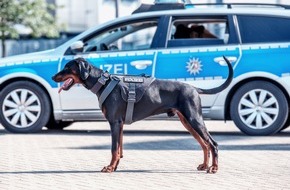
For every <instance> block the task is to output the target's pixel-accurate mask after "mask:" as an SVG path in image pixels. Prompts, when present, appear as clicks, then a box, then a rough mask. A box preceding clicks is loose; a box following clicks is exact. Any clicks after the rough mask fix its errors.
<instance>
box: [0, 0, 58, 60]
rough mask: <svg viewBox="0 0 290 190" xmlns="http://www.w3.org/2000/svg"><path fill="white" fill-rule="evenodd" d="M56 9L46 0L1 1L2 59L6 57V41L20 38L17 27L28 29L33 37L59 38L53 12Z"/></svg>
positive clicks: (0, 34) (0, 33)
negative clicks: (21, 26)
mask: <svg viewBox="0 0 290 190" xmlns="http://www.w3.org/2000/svg"><path fill="white" fill-rule="evenodd" d="M54 9H55V7H54V6H53V5H51V4H47V3H46V1H45V0H0V39H1V47H2V57H5V55H6V46H5V41H6V40H7V39H8V38H18V37H19V34H18V32H17V30H16V29H15V26H16V25H23V26H24V27H26V28H28V29H29V30H30V31H31V33H30V35H31V36H32V37H40V36H46V37H57V36H58V35H59V33H58V28H57V25H56V22H55V18H54V17H53V15H52V14H51V12H52V11H53V10H54Z"/></svg>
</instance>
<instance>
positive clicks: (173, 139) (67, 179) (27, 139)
mask: <svg viewBox="0 0 290 190" xmlns="http://www.w3.org/2000/svg"><path fill="white" fill-rule="evenodd" d="M206 125H207V126H208V129H209V131H210V133H211V134H212V135H213V137H214V139H215V140H217V142H218V143H219V171H218V172H217V173H216V174H207V173H206V172H204V171H197V169H196V167H197V166H198V165H199V164H200V163H202V160H203V153H202V150H201V148H200V147H199V145H198V143H197V142H196V141H195V140H194V139H193V137H191V135H190V134H189V133H188V132H186V131H185V129H184V128H183V126H182V125H181V124H180V122H178V121H140V122H137V123H134V124H132V125H128V126H125V133H124V158H123V159H122V160H121V162H120V165H119V167H118V170H117V172H114V173H111V174H107V173H101V172H100V170H101V169H102V168H103V166H105V165H108V164H109V161H110V158H111V153H110V145H111V137H110V131H109V125H108V124H107V123H106V122H84V123H81V122H78V123H74V124H73V125H72V126H70V127H68V128H66V129H65V130H64V131H53V130H43V131H42V132H41V133H38V134H11V133H8V132H6V131H5V130H4V129H3V127H2V126H0V189H1V190H6V189H7V190H8V189H11V190H18V189H19V190H20V189H21V190H23V189H24V190H26V189H28V190H30V189H37V190H46V189H49V190H50V189H53V190H56V189H64V190H67V189H77V190H87V189H118V190H119V189H126V190H130V189H138V190H139V189H142V190H143V189H158V190H161V189H174V190H179V189H198V190H202V189H207V190H208V189H211V190H214V189H222V190H227V189H230V190H233V189H239V190H243V189H263V190H265V189H271V190H272V189H275V190H278V189H290V187H289V183H290V182H289V181H290V128H289V129H286V130H284V131H282V132H281V133H279V134H277V135H274V136H266V137H253V136H246V135H244V134H242V133H241V132H240V131H239V130H238V129H237V128H236V127H235V126H234V124H233V123H232V122H227V123H224V122H222V121H206Z"/></svg>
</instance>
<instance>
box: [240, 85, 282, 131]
mask: <svg viewBox="0 0 290 190" xmlns="http://www.w3.org/2000/svg"><path fill="white" fill-rule="evenodd" d="M238 112H239V116H240V118H241V120H242V122H243V123H244V124H245V125H247V126H248V127H249V128H252V129H265V128H267V127H269V126H271V125H272V124H273V123H274V122H275V120H276V119H277V117H278V114H279V104H278V100H277V99H276V97H275V96H274V95H273V94H272V93H270V92H269V91H267V90H263V89H255V90H251V91H249V92H247V93H246V94H245V95H244V96H243V97H242V98H241V100H240V102H239V107H238Z"/></svg>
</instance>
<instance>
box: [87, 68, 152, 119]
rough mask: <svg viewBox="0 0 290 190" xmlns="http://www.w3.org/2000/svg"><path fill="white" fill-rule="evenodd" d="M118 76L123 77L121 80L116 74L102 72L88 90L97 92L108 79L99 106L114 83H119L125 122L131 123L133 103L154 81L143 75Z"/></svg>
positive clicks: (114, 85) (111, 89)
mask: <svg viewBox="0 0 290 190" xmlns="http://www.w3.org/2000/svg"><path fill="white" fill-rule="evenodd" d="M120 77H121V78H123V81H121V80H120V78H119V77H117V76H114V75H110V74H109V73H108V72H107V71H106V72H103V73H102V74H101V76H100V78H99V79H98V81H97V83H96V84H95V85H94V86H93V87H92V88H91V89H90V90H91V91H92V92H93V93H94V94H97V92H98V91H99V90H100V89H101V88H102V86H104V85H105V84H106V83H107V81H108V80H110V82H109V84H108V85H107V86H106V88H105V89H104V90H103V92H102V93H101V95H100V97H99V106H100V108H101V107H102V105H103V103H104V101H105V100H106V98H107V97H108V96H109V95H110V93H111V92H112V91H113V89H114V88H115V87H116V85H117V84H118V83H120V86H121V95H122V98H123V100H124V101H126V102H127V109H126V115H125V124H131V123H132V122H133V120H132V118H133V112H134V105H135V103H136V102H138V101H139V100H140V99H141V98H142V96H143V95H144V93H145V91H146V89H147V87H148V86H149V85H150V84H151V83H152V82H153V81H154V78H150V77H148V76H145V75H143V76H142V75H141V76H120ZM136 92H137V93H136Z"/></svg>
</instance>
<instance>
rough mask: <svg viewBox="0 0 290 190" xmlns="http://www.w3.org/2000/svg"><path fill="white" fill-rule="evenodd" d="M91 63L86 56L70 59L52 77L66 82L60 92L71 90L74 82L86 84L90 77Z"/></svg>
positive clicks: (56, 80) (57, 80)
mask: <svg viewBox="0 0 290 190" xmlns="http://www.w3.org/2000/svg"><path fill="white" fill-rule="evenodd" d="M90 71H91V65H90V64H89V63H88V62H87V61H86V60H85V59H84V58H77V59H74V60H71V61H69V62H68V63H67V64H66V65H65V66H64V68H63V70H61V71H60V72H58V73H57V74H55V75H54V76H53V77H52V80H54V81H55V82H64V83H63V85H62V86H61V87H60V89H59V91H58V93H60V92H61V91H62V90H66V91H67V90H69V89H70V88H71V87H72V86H73V85H74V84H83V85H84V84H85V80H86V79H87V78H88V77H89V75H90Z"/></svg>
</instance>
